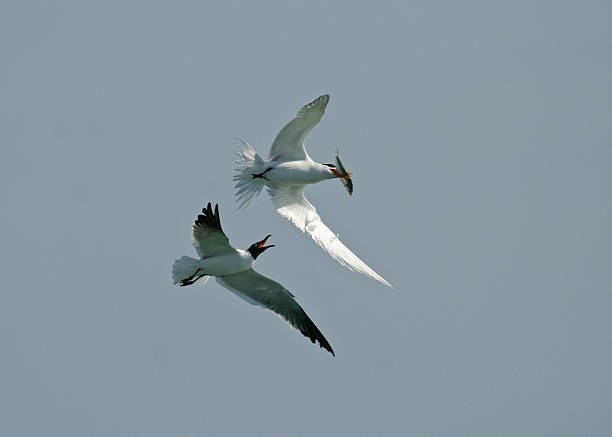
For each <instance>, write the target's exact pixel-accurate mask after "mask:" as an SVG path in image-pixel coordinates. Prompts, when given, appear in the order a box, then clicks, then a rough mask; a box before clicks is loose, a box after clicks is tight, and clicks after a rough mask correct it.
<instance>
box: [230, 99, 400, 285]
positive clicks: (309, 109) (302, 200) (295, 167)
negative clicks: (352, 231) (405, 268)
mask: <svg viewBox="0 0 612 437" xmlns="http://www.w3.org/2000/svg"><path fill="white" fill-rule="evenodd" d="M328 102H329V95H328V94H324V95H322V96H320V97H318V98H317V99H315V100H314V101H312V102H310V103H308V104H307V105H305V106H304V107H303V108H302V109H300V110H299V111H298V113H297V115H296V116H295V118H294V119H293V120H291V121H290V122H289V123H287V125H285V127H283V128H282V129H281V131H280V132H279V134H278V135H277V136H276V139H275V140H274V143H273V144H272V148H271V149H270V155H269V157H268V161H264V160H263V159H262V158H261V157H260V156H259V154H258V153H257V152H256V151H255V149H253V147H251V145H250V144H248V143H247V142H246V141H244V140H240V141H241V142H242V145H238V148H239V150H238V152H237V155H238V157H239V159H238V160H237V161H236V164H238V167H237V168H236V171H237V174H236V175H235V176H234V180H235V181H237V183H236V188H237V192H236V196H237V197H238V202H239V208H241V209H243V210H245V209H247V208H248V207H249V206H250V205H251V204H252V203H253V202H254V201H255V199H256V198H257V195H258V194H259V193H260V192H261V190H262V188H263V187H264V186H266V187H267V190H268V193H269V194H270V197H271V198H272V203H273V204H274V207H275V208H276V211H277V212H278V213H279V214H280V215H282V216H283V217H285V218H287V219H289V220H290V221H291V222H293V224H294V225H295V226H297V227H298V228H299V229H300V230H301V231H302V232H307V233H308V234H309V235H310V236H311V237H312V239H313V240H314V241H315V242H316V243H317V244H318V245H319V246H321V247H322V248H323V250H325V251H326V252H327V253H329V254H330V255H331V256H332V257H333V258H334V259H335V260H337V261H338V262H339V263H340V264H342V265H344V266H346V267H348V268H349V269H350V270H353V271H356V272H359V273H362V274H364V275H366V276H368V277H370V278H372V279H375V280H376V281H378V282H380V283H382V284H384V285H386V286H388V287H391V284H389V282H387V281H386V280H385V279H383V278H382V276H380V275H379V274H378V273H376V272H375V271H374V270H372V268H370V267H369V266H368V265H367V264H366V263H364V262H363V261H362V260H361V259H359V258H358V257H357V255H355V254H354V253H353V252H351V251H350V250H349V248H348V247H346V246H345V245H344V244H343V243H342V242H341V241H340V240H339V238H338V236H337V234H335V233H334V232H332V231H331V230H330V229H329V228H328V227H327V226H326V225H325V223H323V221H322V220H321V217H319V215H318V214H317V210H316V209H315V207H314V206H313V205H312V204H311V203H310V202H309V201H308V200H307V199H306V197H305V196H304V187H305V186H306V185H307V184H314V183H317V182H321V181H324V180H326V179H333V178H340V179H341V181H342V182H343V185H344V186H345V188H346V189H347V191H348V192H349V194H352V192H353V183H352V179H351V173H349V172H347V171H346V170H345V169H344V166H343V165H342V162H341V161H340V157H339V156H338V153H337V152H336V153H335V155H336V164H320V163H318V162H315V161H313V160H312V159H311V158H310V156H308V153H307V152H306V148H305V146H304V139H305V138H306V136H307V135H308V133H309V132H310V131H311V130H312V128H313V127H314V126H316V125H317V123H319V121H320V120H321V117H323V113H324V112H325V107H326V106H327V103H328Z"/></svg>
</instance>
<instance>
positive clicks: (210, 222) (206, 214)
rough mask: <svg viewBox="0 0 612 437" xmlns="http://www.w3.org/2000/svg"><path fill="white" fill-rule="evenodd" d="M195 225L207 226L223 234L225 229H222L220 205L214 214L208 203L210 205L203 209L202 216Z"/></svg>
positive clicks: (216, 205) (209, 204) (216, 206)
mask: <svg viewBox="0 0 612 437" xmlns="http://www.w3.org/2000/svg"><path fill="white" fill-rule="evenodd" d="M195 223H196V225H197V224H201V225H205V226H208V227H210V228H214V229H218V230H219V231H221V232H223V228H221V218H220V217H219V204H218V203H217V204H215V210H214V212H213V209H212V205H211V203H210V202H208V205H206V207H205V208H202V214H200V215H198V218H197V219H196V221H195Z"/></svg>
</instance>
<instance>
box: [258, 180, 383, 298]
mask: <svg viewBox="0 0 612 437" xmlns="http://www.w3.org/2000/svg"><path fill="white" fill-rule="evenodd" d="M268 193H270V197H272V203H273V204H274V207H275V208H276V211H277V212H278V213H279V214H280V215H282V216H283V217H285V218H287V219H289V220H291V221H292V222H293V224H294V225H296V226H297V227H298V228H299V229H300V230H301V231H302V232H307V233H308V234H309V235H310V236H311V237H312V239H313V240H314V241H315V242H316V243H317V244H318V245H319V246H321V247H322V248H323V250H325V251H326V252H327V253H329V254H330V255H331V256H332V258H334V259H335V260H336V261H338V262H339V263H340V264H342V265H343V266H346V267H348V268H349V269H351V270H353V271H356V272H359V273H362V274H364V275H366V276H369V277H370V278H372V279H375V280H377V281H378V282H380V283H382V284H384V285H386V286H387V287H392V286H391V284H389V283H388V282H387V281H385V280H384V279H383V278H382V277H381V276H380V275H379V274H378V273H376V272H375V271H374V270H372V269H371V268H370V267H368V265H367V264H366V263H364V262H363V261H361V260H360V259H359V257H357V255H355V254H354V253H353V252H351V251H350V249H349V248H348V247H346V246H345V245H344V244H343V243H342V241H340V239H339V238H338V236H337V235H336V234H334V233H333V232H332V231H331V229H329V228H328V227H327V226H326V225H325V223H323V221H322V220H321V217H319V215H318V214H317V210H316V209H315V207H314V206H312V204H311V203H310V202H309V201H308V200H307V199H306V197H305V196H304V185H291V186H280V185H270V184H268Z"/></svg>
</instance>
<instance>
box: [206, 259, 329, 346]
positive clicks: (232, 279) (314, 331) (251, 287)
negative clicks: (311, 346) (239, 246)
mask: <svg viewBox="0 0 612 437" xmlns="http://www.w3.org/2000/svg"><path fill="white" fill-rule="evenodd" d="M217 282H218V283H219V284H221V285H222V286H223V287H225V288H227V289H228V290H230V291H231V292H233V293H234V294H236V295H237V296H238V297H240V298H242V299H244V300H246V301H247V302H249V303H251V304H253V305H259V306H262V307H264V308H268V309H269V310H272V311H274V312H275V313H276V314H278V315H279V316H281V317H282V318H283V319H285V320H286V321H287V322H289V324H290V325H291V326H293V327H294V328H296V329H298V330H299V331H300V332H301V333H302V334H304V335H305V336H306V337H308V338H310V341H312V342H313V343H314V342H315V341H318V342H319V345H320V346H321V347H322V348H325V349H327V350H328V351H329V352H331V354H332V355H334V356H335V354H334V351H333V350H332V348H331V346H330V345H329V343H328V342H327V340H326V339H325V337H323V334H321V331H319V329H318V328H317V327H316V326H315V324H314V323H313V322H312V320H310V318H309V317H308V315H306V313H305V312H304V310H303V309H302V307H301V306H299V305H298V303H297V302H296V301H295V299H294V298H293V295H292V294H291V293H290V292H289V291H288V290H286V289H285V288H284V287H283V286H282V285H280V284H279V283H278V282H275V281H273V280H272V279H269V278H266V277H265V276H263V275H260V274H259V273H257V272H256V271H255V270H253V269H249V270H246V271H244V272H240V273H235V274H233V275H227V276H218V277H217Z"/></svg>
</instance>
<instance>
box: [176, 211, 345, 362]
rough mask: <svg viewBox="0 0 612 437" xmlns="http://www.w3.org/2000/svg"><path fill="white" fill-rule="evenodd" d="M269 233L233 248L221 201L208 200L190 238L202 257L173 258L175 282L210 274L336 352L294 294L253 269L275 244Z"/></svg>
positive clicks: (199, 279)
mask: <svg viewBox="0 0 612 437" xmlns="http://www.w3.org/2000/svg"><path fill="white" fill-rule="evenodd" d="M268 238H270V235H268V236H267V237H266V238H264V239H263V240H261V241H257V242H255V243H253V244H251V246H249V248H248V249H247V250H242V249H234V248H233V247H232V246H231V245H230V243H229V238H228V237H227V235H225V233H224V232H223V229H222V228H221V219H220V218H219V205H215V209H214V211H213V209H212V206H211V204H210V203H208V205H207V207H206V208H204V209H202V214H200V215H198V218H197V219H196V221H195V223H194V224H193V226H192V229H191V241H192V244H193V246H194V247H195V250H196V252H197V254H198V255H199V257H200V259H195V258H191V257H188V256H183V257H181V258H179V259H177V260H176V261H175V262H174V265H173V267H172V280H173V281H174V284H175V285H179V286H182V287H184V286H186V285H191V284H195V283H199V284H202V285H203V284H205V283H206V282H207V281H208V278H209V277H210V276H215V277H216V279H217V282H218V283H219V284H220V285H222V286H223V287H225V288H227V289H228V290H229V291H231V292H232V293H234V294H235V295H236V296H238V297H240V298H242V299H244V300H245V301H247V302H249V303H250V304H253V305H258V306H262V307H264V308H267V309H269V310H272V311H274V312H275V313H276V314H278V315H279V316H281V317H282V318H283V319H285V320H286V321H287V322H288V323H289V324H290V325H291V326H293V327H294V328H296V329H297V330H299V331H300V332H301V333H302V334H304V335H305V336H306V337H308V338H309V339H310V341H312V342H313V343H314V342H315V341H317V342H319V345H320V346H321V347H322V348H325V349H327V350H328V351H329V352H330V353H331V354H332V355H334V356H335V354H334V351H333V350H332V347H331V346H330V344H329V342H328V341H327V340H326V339H325V337H324V336H323V334H321V331H319V329H318V328H317V327H316V326H315V324H314V323H313V322H312V320H310V318H309V317H308V315H307V314H306V313H305V312H304V310H303V309H302V307H301V306H300V305H298V303H297V302H296V301H295V299H294V296H293V295H292V294H291V293H290V292H289V291H288V290H287V289H286V288H285V287H283V286H282V285H280V284H279V283H278V282H275V281H273V280H272V279H269V278H267V277H265V276H263V275H260V274H259V273H257V272H256V271H255V270H253V264H255V260H256V259H257V257H258V256H259V255H261V254H262V253H263V252H264V251H266V250H267V249H269V248H271V247H274V245H273V244H272V245H269V246H266V245H265V244H266V242H267V241H268Z"/></svg>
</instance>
